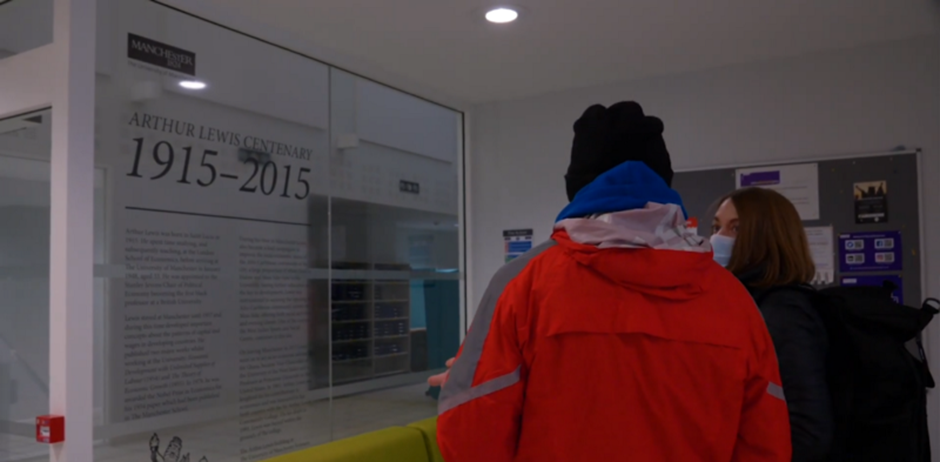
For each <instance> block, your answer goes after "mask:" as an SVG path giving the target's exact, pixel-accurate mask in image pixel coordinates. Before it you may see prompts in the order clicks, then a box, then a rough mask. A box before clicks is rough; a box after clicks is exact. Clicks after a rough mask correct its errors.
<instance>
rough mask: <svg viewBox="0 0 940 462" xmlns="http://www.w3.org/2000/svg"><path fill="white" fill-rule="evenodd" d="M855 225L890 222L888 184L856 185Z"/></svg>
mask: <svg viewBox="0 0 940 462" xmlns="http://www.w3.org/2000/svg"><path fill="white" fill-rule="evenodd" d="M854 189H855V191H854V195H855V223H858V224H866V223H887V222H888V182H887V181H869V182H865V183H855V188H854Z"/></svg>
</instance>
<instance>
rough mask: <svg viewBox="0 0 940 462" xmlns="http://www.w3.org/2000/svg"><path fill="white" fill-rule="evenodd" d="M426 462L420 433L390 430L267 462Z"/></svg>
mask: <svg viewBox="0 0 940 462" xmlns="http://www.w3.org/2000/svg"><path fill="white" fill-rule="evenodd" d="M364 461H368V462H430V461H429V460H428V449H427V446H426V443H425V440H424V438H422V436H421V433H420V432H418V431H415V429H413V428H405V427H392V428H386V429H385V430H379V431H376V432H372V433H366V434H364V435H359V436H355V437H352V438H347V439H343V440H339V441H334V442H332V443H327V444H324V445H321V446H315V447H312V448H309V449H304V450H302V451H297V452H293V453H290V454H285V455H283V456H280V457H276V458H274V459H270V460H268V461H267V462H364Z"/></svg>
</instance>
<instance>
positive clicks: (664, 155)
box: [565, 101, 672, 200]
mask: <svg viewBox="0 0 940 462" xmlns="http://www.w3.org/2000/svg"><path fill="white" fill-rule="evenodd" d="M631 160H634V161H640V162H643V163H645V164H646V165H647V166H648V167H649V168H651V169H652V170H653V171H654V172H656V173H658V174H659V176H661V177H662V178H663V179H664V180H666V184H669V185H670V186H671V185H672V162H671V161H670V160H669V151H667V150H666V142H665V141H664V140H663V121H662V120H659V119H658V118H656V117H652V116H647V115H646V114H644V113H643V108H642V107H640V105H639V104H637V103H635V102H633V101H625V102H620V103H617V104H614V105H613V106H611V107H609V108H605V107H604V106H602V105H600V104H595V105H594V106H591V107H589V108H588V109H587V110H586V111H584V114H583V115H582V116H581V118H580V119H578V121H577V122H575V123H574V143H573V144H572V146H571V164H570V165H569V166H568V173H567V174H566V175H565V186H566V187H567V190H568V200H574V196H575V195H576V194H578V191H580V190H581V188H583V187H585V186H587V185H588V184H590V183H591V182H592V181H594V179H595V178H597V177H599V176H601V175H602V174H604V172H606V171H608V170H610V169H612V168H614V167H616V166H618V165H620V164H622V163H624V162H627V161H631Z"/></svg>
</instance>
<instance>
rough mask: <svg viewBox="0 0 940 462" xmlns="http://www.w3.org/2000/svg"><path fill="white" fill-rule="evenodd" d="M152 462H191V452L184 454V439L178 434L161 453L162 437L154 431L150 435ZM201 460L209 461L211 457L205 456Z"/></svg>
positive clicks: (201, 461)
mask: <svg viewBox="0 0 940 462" xmlns="http://www.w3.org/2000/svg"><path fill="white" fill-rule="evenodd" d="M150 462H189V454H183V440H182V439H180V437H178V436H174V437H173V439H171V440H170V444H167V445H166V450H164V451H163V454H160V437H159V436H157V434H156V433H154V434H153V436H151V437H150ZM199 462H209V459H207V458H205V457H203V458H202V459H199Z"/></svg>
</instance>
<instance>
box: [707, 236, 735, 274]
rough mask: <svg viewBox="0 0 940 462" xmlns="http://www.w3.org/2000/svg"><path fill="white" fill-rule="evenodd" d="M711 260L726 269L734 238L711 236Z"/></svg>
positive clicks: (729, 260)
mask: <svg viewBox="0 0 940 462" xmlns="http://www.w3.org/2000/svg"><path fill="white" fill-rule="evenodd" d="M711 243H712V251H713V252H714V255H713V258H714V259H715V261H716V262H718V264H719V265H721V266H724V267H725V268H727V267H728V264H729V263H731V253H732V252H733V251H734V238H733V237H728V236H722V235H720V234H713V235H712V237H711Z"/></svg>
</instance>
